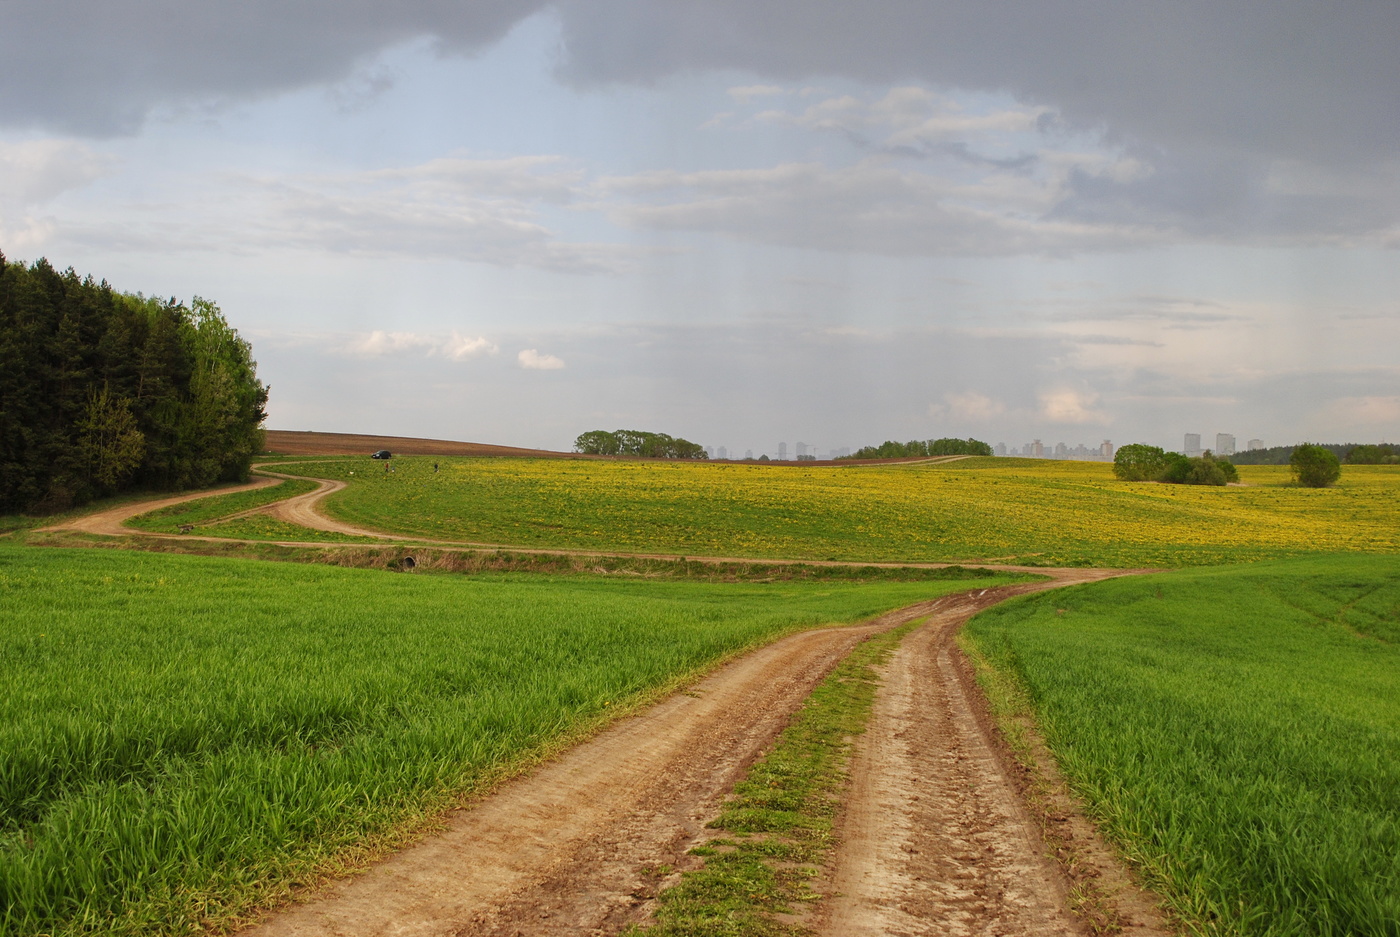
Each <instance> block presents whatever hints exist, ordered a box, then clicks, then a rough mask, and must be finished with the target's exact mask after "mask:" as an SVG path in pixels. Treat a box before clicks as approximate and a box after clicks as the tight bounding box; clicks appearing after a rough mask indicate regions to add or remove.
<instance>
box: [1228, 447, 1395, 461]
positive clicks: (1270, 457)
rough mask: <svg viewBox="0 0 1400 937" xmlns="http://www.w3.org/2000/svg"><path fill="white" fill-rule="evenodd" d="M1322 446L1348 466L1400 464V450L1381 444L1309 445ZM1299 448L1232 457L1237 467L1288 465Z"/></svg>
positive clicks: (1253, 451) (1255, 452) (1257, 451)
mask: <svg viewBox="0 0 1400 937" xmlns="http://www.w3.org/2000/svg"><path fill="white" fill-rule="evenodd" d="M1308 445H1315V446H1320V447H1322V448H1323V449H1326V450H1327V451H1328V452H1330V453H1332V454H1333V455H1334V456H1336V457H1337V458H1338V459H1339V460H1340V461H1342V462H1345V463H1347V464H1348V465H1395V464H1397V463H1400V449H1398V448H1397V447H1395V446H1391V445H1387V444H1385V443H1381V444H1380V445H1372V444H1370V443H1355V442H1345V443H1309V444H1308ZM1296 448H1297V446H1270V447H1269V448H1267V449H1250V450H1248V451H1246V452H1237V453H1235V454H1234V455H1233V456H1231V457H1230V461H1232V462H1234V463H1235V464H1236V465H1288V464H1290V460H1291V459H1292V458H1293V450H1294V449H1296Z"/></svg>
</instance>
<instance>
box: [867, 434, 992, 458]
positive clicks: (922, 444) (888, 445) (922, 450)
mask: <svg viewBox="0 0 1400 937" xmlns="http://www.w3.org/2000/svg"><path fill="white" fill-rule="evenodd" d="M991 454H992V447H991V446H989V445H987V444H986V443H984V442H982V441H981V440H980V439H972V438H971V437H969V438H967V439H955V438H953V437H951V436H945V437H944V438H942V439H911V440H909V441H908V442H894V441H893V440H889V439H887V440H885V441H884V442H882V443H881V444H880V445H878V446H865V447H863V448H861V449H857V450H856V451H855V452H853V453H851V454H850V455H848V456H843V457H842V458H846V459H909V458H914V457H917V456H939V455H991Z"/></svg>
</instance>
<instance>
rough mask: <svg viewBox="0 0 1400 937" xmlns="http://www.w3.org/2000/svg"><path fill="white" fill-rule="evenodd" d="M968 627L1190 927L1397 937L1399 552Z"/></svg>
mask: <svg viewBox="0 0 1400 937" xmlns="http://www.w3.org/2000/svg"><path fill="white" fill-rule="evenodd" d="M967 634H968V637H969V638H970V639H971V640H972V641H973V643H974V644H975V645H976V646H977V648H978V649H979V650H980V651H981V652H982V653H983V654H985V655H987V657H988V658H989V660H990V662H991V663H992V664H993V665H994V666H995V667H997V668H998V669H999V670H1001V671H1003V672H1006V673H1010V674H1013V675H1014V676H1016V677H1018V678H1019V679H1020V681H1022V684H1023V687H1024V689H1025V690H1026V693H1027V697H1028V700H1029V704H1030V706H1031V708H1032V709H1033V710H1034V713H1035V715H1036V717H1037V719H1038V721H1039V724H1040V726H1041V728H1042V730H1043V732H1044V734H1045V737H1046V740H1047V742H1048V744H1049V745H1050V747H1051V749H1052V750H1053V751H1054V752H1055V754H1056V756H1057V758H1058V760H1059V762H1060V765H1061V767H1062V768H1063V769H1064V771H1065V772H1066V774H1067V775H1068V777H1069V778H1070V779H1071V782H1072V784H1073V785H1074V786H1075V787H1076V788H1077V790H1078V791H1079V792H1080V793H1081V794H1082V795H1083V796H1084V797H1085V798H1086V800H1087V801H1088V803H1089V804H1090V806H1091V809H1092V810H1093V812H1094V813H1095V814H1096V815H1097V816H1098V817H1099V818H1100V819H1101V820H1102V822H1103V824H1104V826H1105V828H1106V830H1107V831H1108V832H1109V833H1110V835H1111V836H1112V837H1113V838H1114V839H1115V840H1116V841H1118V842H1119V843H1120V844H1121V845H1122V847H1123V848H1124V850H1125V852H1126V854H1127V855H1128V856H1129V857H1130V858H1131V859H1132V860H1133V861H1134V862H1135V863H1136V864H1137V865H1138V867H1139V868H1140V869H1142V870H1143V872H1144V873H1145V875H1146V876H1147V878H1148V880H1149V881H1150V882H1151V883H1152V884H1153V885H1155V886H1156V887H1157V888H1158V889H1159V890H1161V891H1162V892H1163V893H1164V894H1165V895H1166V896H1167V897H1168V899H1169V901H1170V903H1171V905H1172V907H1173V908H1174V909H1175V910H1176V912H1177V913H1178V914H1180V915H1181V916H1182V917H1183V918H1184V919H1185V920H1186V921H1187V922H1188V923H1189V924H1190V925H1191V927H1192V928H1193V929H1194V930H1199V931H1201V932H1205V933H1212V934H1251V935H1294V934H1299V935H1303V934H1317V935H1337V937H1341V935H1359V934H1367V935H1385V934H1390V935H1393V934H1400V646H1397V643H1396V642H1397V641H1400V560H1397V559H1395V558H1383V557H1332V558H1319V559H1311V560H1288V561H1277V562H1269V563H1260V564H1257V565H1252V566H1244V567H1226V568H1220V569H1212V570H1205V571H1191V572H1176V573H1170V574H1162V575H1155V576H1150V577H1142V578H1135V579H1123V580H1113V581H1109V582H1104V583H1099V584H1095V585H1091V586H1081V587H1076V588H1074V589H1070V590H1062V591H1056V592H1054V593H1046V594H1041V595H1034V596H1029V597H1025V598H1022V599H1018V600H1015V601H1013V602H1011V603H1008V604H1006V605H1003V606H1000V607H998V608H995V609H992V610H990V611H988V612H984V613H983V614H982V615H980V616H978V617H977V618H976V619H974V620H973V621H972V623H971V624H970V625H969V626H968V632H967Z"/></svg>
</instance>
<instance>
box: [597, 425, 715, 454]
mask: <svg viewBox="0 0 1400 937" xmlns="http://www.w3.org/2000/svg"><path fill="white" fill-rule="evenodd" d="M574 451H575V452H581V453H583V454H584V455H636V456H645V457H647V458H649V459H703V458H705V449H704V447H702V446H701V445H700V444H699V443H693V442H691V441H690V440H688V439H677V438H675V437H674V436H667V435H666V434H665V433H646V432H643V431H641V430H636V429H618V430H613V431H612V432H611V433H610V432H608V431H607V430H604V429H595V430H590V431H589V432H587V433H583V434H581V435H580V436H579V437H578V439H575V440H574Z"/></svg>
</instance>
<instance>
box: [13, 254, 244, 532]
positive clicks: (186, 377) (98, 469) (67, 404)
mask: <svg viewBox="0 0 1400 937" xmlns="http://www.w3.org/2000/svg"><path fill="white" fill-rule="evenodd" d="M266 403H267V388H266V387H265V386H264V385H263V384H262V382H261V381H259V380H258V378H257V364H256V362H254V361H253V359H252V348H251V346H250V345H249V344H248V343H247V342H246V341H244V340H243V339H242V338H241V337H240V336H239V334H238V332H237V330H235V329H233V328H231V327H230V326H229V324H228V322H227V321H226V320H225V319H224V316H223V314H222V312H220V310H219V307H218V306H217V305H215V304H214V303H212V302H209V301H208V300H205V299H200V298H198V297H196V298H195V299H194V300H193V301H192V302H191V303H190V304H189V305H188V306H186V305H185V304H183V303H179V302H176V301H175V300H174V299H170V300H164V301H163V300H157V299H154V298H147V297H145V296H142V295H140V294H131V293H121V292H118V291H116V290H114V289H113V288H112V287H111V286H110V285H109V284H108V283H107V282H106V281H101V282H97V281H95V280H94V279H93V278H92V277H90V276H89V277H79V276H78V274H77V273H75V272H74V271H73V269H72V268H71V267H70V268H69V269H67V270H65V271H62V272H59V271H57V270H55V269H54V268H53V266H51V265H50V264H49V262H48V261H47V260H44V259H40V260H38V261H35V262H34V263H32V264H30V265H28V266H26V265H24V264H22V263H9V262H7V261H6V260H5V256H4V254H2V253H0V511H4V512H16V511H24V512H33V513H48V512H53V511H59V510H63V509H65V508H68V507H72V506H74V505H79V504H83V503H85V502H87V501H89V500H91V499H93V498H96V497H101V496H105V495H110V494H114V493H116V492H119V491H123V490H128V489H132V488H143V487H149V488H159V489H180V488H196V487H202V486H205V485H209V484H212V483H214V482H217V481H237V480H243V479H246V478H247V476H248V469H249V465H250V464H251V462H252V458H253V456H254V455H256V454H257V453H258V452H260V451H261V450H262V446H263V430H262V423H263V420H264V419H265V418H266V415H267V414H266V412H265V410H264V407H265V405H266Z"/></svg>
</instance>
